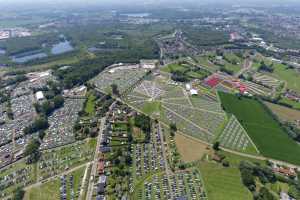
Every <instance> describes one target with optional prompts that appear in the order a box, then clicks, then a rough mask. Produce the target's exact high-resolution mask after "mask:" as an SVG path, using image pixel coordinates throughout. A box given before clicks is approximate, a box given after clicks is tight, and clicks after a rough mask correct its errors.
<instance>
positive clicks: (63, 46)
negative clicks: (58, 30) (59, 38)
mask: <svg viewBox="0 0 300 200" xmlns="http://www.w3.org/2000/svg"><path fill="white" fill-rule="evenodd" d="M73 50H74V48H73V47H72V45H71V43H70V42H69V41H64V42H60V43H58V44H55V45H53V47H52V48H51V54H53V55H59V54H62V53H66V52H70V51H73Z"/></svg>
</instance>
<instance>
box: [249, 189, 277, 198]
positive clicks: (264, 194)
mask: <svg viewBox="0 0 300 200" xmlns="http://www.w3.org/2000/svg"><path fill="white" fill-rule="evenodd" d="M254 199H255V200H276V199H277V198H276V197H275V196H274V195H273V194H272V193H271V192H270V191H269V190H268V189H267V188H266V187H262V188H260V190H259V193H258V195H257V196H256V197H254Z"/></svg>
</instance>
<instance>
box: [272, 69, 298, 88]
mask: <svg viewBox="0 0 300 200" xmlns="http://www.w3.org/2000/svg"><path fill="white" fill-rule="evenodd" d="M269 75H271V76H273V77H275V78H277V79H279V80H283V81H285V82H287V88H289V89H292V90H294V91H296V92H299V93H300V74H299V73H297V72H296V71H295V70H294V69H288V68H287V66H286V65H283V64H279V63H274V72H273V73H271V74H269Z"/></svg>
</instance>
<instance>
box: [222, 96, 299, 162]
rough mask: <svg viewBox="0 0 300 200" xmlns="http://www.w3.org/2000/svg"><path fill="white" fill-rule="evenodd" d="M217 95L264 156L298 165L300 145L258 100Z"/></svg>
mask: <svg viewBox="0 0 300 200" xmlns="http://www.w3.org/2000/svg"><path fill="white" fill-rule="evenodd" d="M219 96H220V98H221V101H222V105H223V107H224V109H225V111H226V112H228V113H232V114H234V115H235V116H236V118H237V119H238V120H239V122H240V123H241V124H242V126H243V127H244V128H245V130H246V131H247V133H248V135H249V136H250V138H251V139H252V141H253V142H254V143H255V144H256V146H257V148H258V150H259V151H260V152H261V153H262V154H263V155H264V156H266V157H269V158H273V159H277V160H282V161H286V162H289V163H292V164H298V165H300V156H299V155H300V145H298V144H297V143H296V142H294V141H293V140H292V139H291V138H290V137H289V136H288V135H287V133H285V132H284V131H283V129H282V128H281V127H280V125H279V123H278V122H277V121H276V120H274V119H273V118H272V116H271V115H270V114H269V113H268V112H267V111H266V110H265V108H264V106H263V105H262V104H261V103H260V102H258V101H256V100H254V99H249V98H245V97H237V96H235V95H232V94H227V93H221V92H220V93H219Z"/></svg>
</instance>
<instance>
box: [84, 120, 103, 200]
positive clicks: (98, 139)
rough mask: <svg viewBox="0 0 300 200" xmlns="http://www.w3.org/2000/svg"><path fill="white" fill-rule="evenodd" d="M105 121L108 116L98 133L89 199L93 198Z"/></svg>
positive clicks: (87, 197) (89, 184)
mask: <svg viewBox="0 0 300 200" xmlns="http://www.w3.org/2000/svg"><path fill="white" fill-rule="evenodd" d="M105 121H106V117H103V118H101V122H100V127H99V133H98V138H97V145H96V149H95V155H94V161H92V170H91V175H90V179H89V182H88V191H87V195H86V199H87V200H91V199H92V197H93V189H94V182H95V176H96V172H97V163H98V154H99V147H100V143H101V139H102V133H103V130H104V125H105Z"/></svg>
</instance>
